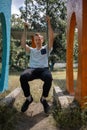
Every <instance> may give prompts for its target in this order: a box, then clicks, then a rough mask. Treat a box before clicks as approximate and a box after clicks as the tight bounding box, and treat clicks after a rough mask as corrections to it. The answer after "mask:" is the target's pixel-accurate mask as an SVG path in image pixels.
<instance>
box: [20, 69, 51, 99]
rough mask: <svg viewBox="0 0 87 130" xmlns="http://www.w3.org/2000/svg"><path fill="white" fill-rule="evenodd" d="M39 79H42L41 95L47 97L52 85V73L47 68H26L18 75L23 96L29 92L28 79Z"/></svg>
mask: <svg viewBox="0 0 87 130" xmlns="http://www.w3.org/2000/svg"><path fill="white" fill-rule="evenodd" d="M34 79H41V80H42V81H44V84H43V92H42V96H44V97H47V96H48V94H49V91H50V88H51V85H52V75H51V72H50V71H49V69H48V68H37V69H31V68H29V69H26V70H25V71H24V72H23V73H22V74H21V76H20V83H21V87H22V89H23V92H24V95H25V97H28V96H29V95H31V94H30V86H29V83H28V81H32V80H34Z"/></svg>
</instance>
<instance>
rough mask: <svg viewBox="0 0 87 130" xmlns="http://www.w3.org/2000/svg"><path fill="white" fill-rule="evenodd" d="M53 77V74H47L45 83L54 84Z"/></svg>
mask: <svg viewBox="0 0 87 130" xmlns="http://www.w3.org/2000/svg"><path fill="white" fill-rule="evenodd" d="M52 80H53V79H52V75H51V74H46V75H45V77H44V81H47V82H52Z"/></svg>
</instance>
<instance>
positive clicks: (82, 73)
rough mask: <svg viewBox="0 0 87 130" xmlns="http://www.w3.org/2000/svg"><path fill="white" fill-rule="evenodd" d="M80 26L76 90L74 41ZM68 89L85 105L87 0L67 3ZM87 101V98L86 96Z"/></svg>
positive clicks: (73, 0)
mask: <svg viewBox="0 0 87 130" xmlns="http://www.w3.org/2000/svg"><path fill="white" fill-rule="evenodd" d="M75 27H77V28H78V52H79V53H78V75H77V85H76V90H74V81H73V41H74V31H75ZM66 84H67V91H68V92H69V93H70V94H74V93H75V98H76V99H77V101H78V102H79V103H80V105H83V102H84V101H85V99H84V98H85V96H87V0H69V1H68V3H67V68H66ZM86 101H87V98H86Z"/></svg>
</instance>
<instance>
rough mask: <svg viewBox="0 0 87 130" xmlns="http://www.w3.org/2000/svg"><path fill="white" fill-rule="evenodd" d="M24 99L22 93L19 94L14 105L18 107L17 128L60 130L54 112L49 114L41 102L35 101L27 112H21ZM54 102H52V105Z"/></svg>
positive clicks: (19, 129) (22, 129) (25, 129)
mask: <svg viewBox="0 0 87 130" xmlns="http://www.w3.org/2000/svg"><path fill="white" fill-rule="evenodd" d="M23 101H24V97H23V96H22V94H20V95H19V96H18V98H17V99H16V101H15V104H14V107H16V108H17V109H18V111H19V112H18V114H17V124H16V125H15V130H59V129H58V128H57V127H56V123H55V121H54V119H53V116H52V114H50V115H49V116H47V115H46V114H45V113H44V112H43V107H42V104H41V103H40V102H37V103H36V102H33V103H32V104H31V105H30V106H29V109H28V110H27V111H26V112H25V113H21V112H20V109H21V105H22V103H23ZM51 105H52V103H51V102H50V106H51Z"/></svg>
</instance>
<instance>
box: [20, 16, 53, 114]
mask: <svg viewBox="0 0 87 130" xmlns="http://www.w3.org/2000/svg"><path fill="white" fill-rule="evenodd" d="M46 22H47V23H48V35H49V39H48V45H45V46H42V44H43V41H44V40H43V36H41V35H40V34H39V33H36V34H35V35H34V42H35V45H36V48H32V47H29V46H28V45H26V36H25V32H24V33H23V36H22V38H21V46H22V47H23V48H25V49H26V52H27V53H30V62H29V68H28V69H26V70H25V71H24V72H23V73H22V74H21V76H20V83H21V87H22V90H23V92H24V96H25V97H26V100H25V102H24V104H23V106H22V108H21V111H22V112H25V111H26V110H27V109H28V107H29V105H30V104H31V103H32V102H33V97H32V95H31V93H30V86H29V83H28V81H32V80H34V79H41V80H42V81H43V82H44V84H43V92H42V96H41V99H40V102H41V103H42V105H43V108H44V112H45V113H48V112H49V104H48V102H47V100H46V97H48V94H49V91H50V88H51V84H52V75H51V72H50V71H49V68H48V53H49V52H50V51H51V49H52V47H53V39H54V33H53V30H52V27H51V23H50V17H49V16H46ZM26 26H28V24H27V23H25V25H24V27H25V28H26Z"/></svg>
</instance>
